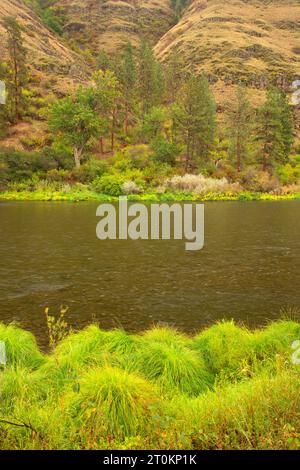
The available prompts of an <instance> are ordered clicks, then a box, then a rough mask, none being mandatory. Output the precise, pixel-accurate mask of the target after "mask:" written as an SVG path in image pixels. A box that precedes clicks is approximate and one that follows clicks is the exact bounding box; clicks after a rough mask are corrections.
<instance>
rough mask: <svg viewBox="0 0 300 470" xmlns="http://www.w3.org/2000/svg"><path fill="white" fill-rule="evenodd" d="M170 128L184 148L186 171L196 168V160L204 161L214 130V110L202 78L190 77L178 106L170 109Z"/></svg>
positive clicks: (212, 100)
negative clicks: (171, 118) (178, 135)
mask: <svg viewBox="0 0 300 470" xmlns="http://www.w3.org/2000/svg"><path fill="white" fill-rule="evenodd" d="M173 128H174V129H175V132H176V133H178V132H179V133H180V135H181V137H182V140H183V142H184V144H185V146H186V157H185V170H186V171H188V170H190V169H192V168H193V167H195V163H196V158H199V157H200V158H202V159H207V158H208V157H209V152H210V150H211V149H212V146H213V143H214V138H215V130H216V106H215V101H214V97H213V95H212V93H211V91H210V87H209V83H208V80H207V78H206V77H205V76H204V75H201V76H196V75H191V76H190V77H189V79H188V80H187V81H186V83H185V84H184V86H183V88H182V90H181V93H180V100H179V102H178V104H176V105H175V106H173Z"/></svg>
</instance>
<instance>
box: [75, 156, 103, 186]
mask: <svg viewBox="0 0 300 470" xmlns="http://www.w3.org/2000/svg"><path fill="white" fill-rule="evenodd" d="M107 171H108V163H107V161H104V160H98V159H96V158H92V159H90V160H89V161H88V162H86V163H84V164H83V165H81V167H80V168H75V169H74V170H73V171H72V176H73V178H74V179H75V180H77V181H80V182H81V183H92V181H93V180H95V179H96V178H100V177H101V176H103V175H104V174H105V173H106V172H107Z"/></svg>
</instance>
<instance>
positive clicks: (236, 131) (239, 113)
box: [227, 86, 253, 172]
mask: <svg viewBox="0 0 300 470" xmlns="http://www.w3.org/2000/svg"><path fill="white" fill-rule="evenodd" d="M230 106H231V109H230V110H229V113H228V123H227V125H228V134H229V139H230V146H231V152H232V154H233V156H234V158H235V161H236V167H237V170H238V172H240V171H241V169H242V163H243V161H244V160H245V159H246V158H247V156H248V154H249V144H250V142H251V131H252V117H253V110H252V107H251V104H250V102H249V99H248V96H247V92H246V90H245V88H244V87H243V86H239V87H238V89H237V91H236V98H235V100H234V102H232V103H230Z"/></svg>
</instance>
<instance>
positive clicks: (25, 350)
mask: <svg viewBox="0 0 300 470" xmlns="http://www.w3.org/2000/svg"><path fill="white" fill-rule="evenodd" d="M0 341H3V342H4V343H5V349H6V360H7V366H8V367H10V366H12V367H14V366H17V365H21V366H25V367H28V368H30V369H36V368H37V367H39V366H40V365H41V364H43V362H44V360H45V359H44V357H43V355H42V354H41V352H40V351H39V349H38V346H37V344H36V340H35V338H34V336H33V335H32V334H31V333H29V332H28V331H24V330H22V329H20V328H18V327H17V326H15V325H13V324H11V325H8V326H6V325H3V324H2V323H0Z"/></svg>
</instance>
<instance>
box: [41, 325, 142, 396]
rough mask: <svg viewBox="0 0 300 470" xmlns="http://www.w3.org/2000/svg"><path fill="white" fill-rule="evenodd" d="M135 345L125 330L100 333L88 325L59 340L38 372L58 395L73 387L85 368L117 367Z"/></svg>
mask: <svg viewBox="0 0 300 470" xmlns="http://www.w3.org/2000/svg"><path fill="white" fill-rule="evenodd" d="M134 343H135V341H134V337H133V336H130V335H129V334H127V333H126V332H125V331H122V330H115V331H103V330H100V329H99V328H98V326H96V325H91V326H89V327H88V328H86V329H85V330H83V331H81V332H79V333H76V334H71V335H70V336H68V337H67V338H65V339H64V340H63V341H61V343H60V344H59V345H58V346H57V347H56V348H55V350H54V352H53V353H52V355H51V356H49V360H48V361H47V363H46V364H44V366H43V367H41V368H40V371H39V372H40V374H41V375H42V376H43V377H44V380H45V381H46V382H47V383H48V384H49V386H50V387H52V389H53V390H56V391H57V392H58V393H61V392H62V389H63V388H64V387H65V386H67V385H69V384H70V383H73V384H76V383H77V382H78V380H79V379H80V377H81V375H82V373H84V372H85V371H86V369H87V368H88V367H93V366H104V365H119V366H120V365H121V363H122V361H124V356H126V354H127V353H128V352H130V351H131V350H132V348H133V347H134Z"/></svg>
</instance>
